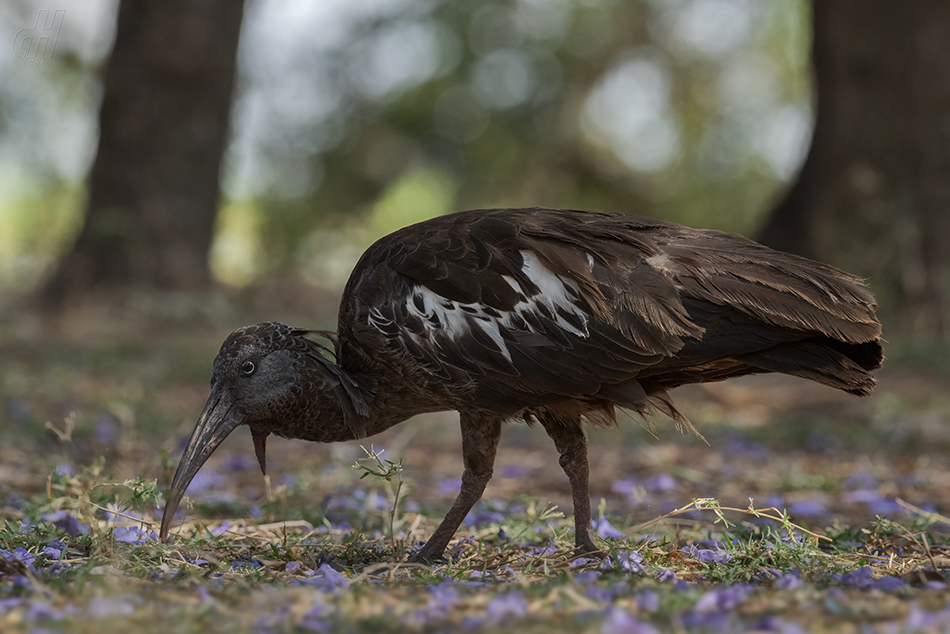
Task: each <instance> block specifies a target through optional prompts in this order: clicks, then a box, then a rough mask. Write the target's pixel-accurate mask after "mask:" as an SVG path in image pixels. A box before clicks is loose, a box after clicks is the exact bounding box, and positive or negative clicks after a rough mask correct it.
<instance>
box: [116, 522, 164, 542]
mask: <svg viewBox="0 0 950 634" xmlns="http://www.w3.org/2000/svg"><path fill="white" fill-rule="evenodd" d="M112 536H113V537H114V538H115V540H116V541H117V542H124V543H126V544H134V545H136V546H141V545H142V544H144V543H145V542H150V541H158V536H157V535H156V534H155V532H154V531H147V530H145V529H144V528H142V527H141V526H116V527H115V528H113V529H112Z"/></svg>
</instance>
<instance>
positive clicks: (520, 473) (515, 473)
mask: <svg viewBox="0 0 950 634" xmlns="http://www.w3.org/2000/svg"><path fill="white" fill-rule="evenodd" d="M532 471H533V469H531V468H530V467H526V466H525V465H522V464H506V465H505V466H504V467H502V469H501V477H502V478H519V479H520V478H527V477H528V476H530V475H531V472H532Z"/></svg>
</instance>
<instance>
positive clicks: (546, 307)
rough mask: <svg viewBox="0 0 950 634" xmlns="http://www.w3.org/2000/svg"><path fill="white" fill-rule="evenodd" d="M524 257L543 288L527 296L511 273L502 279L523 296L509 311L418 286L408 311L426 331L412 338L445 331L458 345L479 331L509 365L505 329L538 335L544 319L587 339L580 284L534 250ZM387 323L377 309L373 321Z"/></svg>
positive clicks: (529, 271) (529, 273) (408, 300)
mask: <svg viewBox="0 0 950 634" xmlns="http://www.w3.org/2000/svg"><path fill="white" fill-rule="evenodd" d="M521 255H522V257H523V258H524V265H523V266H522V271H523V272H524V274H525V276H527V277H528V279H530V280H531V281H532V282H533V283H534V285H535V286H537V287H538V289H539V292H538V293H536V294H535V295H534V296H532V297H528V294H527V293H526V292H525V291H524V289H523V288H522V287H521V285H520V284H519V283H518V281H517V280H515V279H514V278H513V277H510V276H507V275H506V276H504V280H505V281H506V282H507V283H508V284H509V285H510V286H511V288H512V289H513V290H514V291H515V292H517V293H519V294H520V295H522V296H524V297H525V299H524V300H523V301H520V302H518V303H517V304H515V306H514V308H513V309H512V310H511V311H502V310H495V309H494V308H491V307H489V306H484V305H482V304H477V303H476V304H463V303H461V302H453V301H451V300H448V299H446V298H445V297H443V296H441V295H439V294H438V293H435V292H433V291H431V290H429V289H428V288H426V287H425V286H416V287H415V288H414V289H413V290H412V292H411V293H410V294H409V296H408V297H407V298H406V310H407V311H408V312H409V313H410V314H412V315H415V316H417V317H419V318H420V320H421V322H422V324H423V327H424V329H425V333H424V334H423V335H418V334H417V333H409V334H410V336H412V337H414V338H417V339H423V338H426V339H429V340H432V337H433V335H435V334H436V333H442V334H444V335H446V336H448V337H449V338H450V339H452V340H455V341H457V340H459V339H460V338H461V337H465V336H467V335H468V334H469V333H470V331H471V328H473V327H476V328H480V329H481V330H482V332H483V333H484V334H486V335H487V336H488V337H489V338H490V339H491V340H492V342H493V343H494V344H495V346H496V347H497V348H498V350H499V351H500V352H501V353H502V354H503V355H504V356H505V358H506V359H508V361H511V352H510V351H509V350H508V346H507V344H506V342H505V338H504V337H503V335H502V329H503V328H504V329H506V330H509V331H516V332H517V331H521V332H525V331H527V332H538V330H537V328H536V327H535V326H533V325H532V324H533V323H534V324H537V323H538V322H539V320H540V319H542V318H543V319H547V320H549V321H553V322H555V323H556V324H557V326H558V327H559V328H561V329H563V330H564V331H565V332H569V333H571V334H572V335H575V336H577V337H582V338H585V339H586V338H587V337H589V336H590V333H589V332H588V329H587V324H588V321H589V315H587V314H586V313H585V312H584V311H583V310H582V309H581V308H580V307H579V306H578V305H577V304H576V300H577V299H578V298H579V297H580V293H579V291H578V287H577V284H575V283H574V282H573V281H572V280H565V279H563V278H561V277H559V276H558V275H556V274H554V273H553V272H551V271H550V270H549V269H547V268H546V267H545V266H544V265H543V264H541V262H540V260H538V257H537V256H536V255H535V254H534V253H533V252H531V251H522V252H521ZM568 318H570V320H568ZM389 321H390V320H386V319H385V318H384V317H383V316H382V314H380V313H379V311H378V310H377V309H373V310H372V311H370V323H373V322H379V323H380V325H382V323H383V322H389ZM572 322H573V323H572ZM373 325H376V324H375V323H373Z"/></svg>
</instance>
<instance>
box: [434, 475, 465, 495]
mask: <svg viewBox="0 0 950 634" xmlns="http://www.w3.org/2000/svg"><path fill="white" fill-rule="evenodd" d="M461 488H462V481H461V480H460V479H459V478H446V479H445V480H442V481H441V482H439V485H438V487H437V489H438V491H439V493H440V494H441V495H456V494H458V492H459V490H460V489H461Z"/></svg>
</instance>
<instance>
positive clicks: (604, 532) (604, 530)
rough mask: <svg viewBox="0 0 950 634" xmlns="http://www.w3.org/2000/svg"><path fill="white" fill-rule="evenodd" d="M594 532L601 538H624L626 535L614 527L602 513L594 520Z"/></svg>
mask: <svg viewBox="0 0 950 634" xmlns="http://www.w3.org/2000/svg"><path fill="white" fill-rule="evenodd" d="M594 532H595V533H596V534H597V537H600V538H601V539H624V538H625V537H626V535H625V534H623V533H621V532H620V531H618V530H617V529H616V528H614V526H613V524H611V523H610V520H608V519H607V517H606V516H605V515H601V516H600V517H598V518H597V519H596V520H594Z"/></svg>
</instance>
